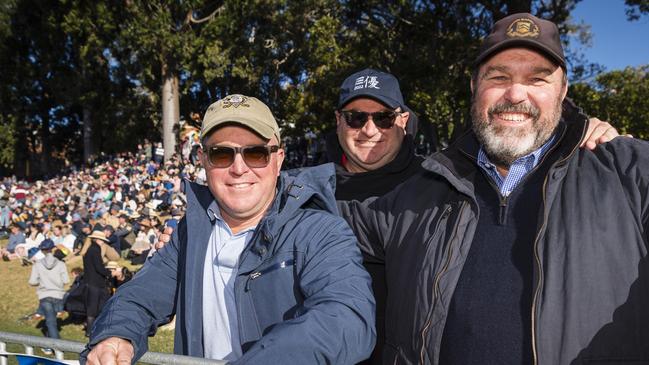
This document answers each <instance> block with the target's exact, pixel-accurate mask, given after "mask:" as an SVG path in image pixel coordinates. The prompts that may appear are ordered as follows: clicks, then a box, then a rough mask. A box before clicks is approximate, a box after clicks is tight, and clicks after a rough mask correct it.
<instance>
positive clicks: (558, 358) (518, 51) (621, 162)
mask: <svg viewBox="0 0 649 365" xmlns="http://www.w3.org/2000/svg"><path fill="white" fill-rule="evenodd" d="M566 73H567V72H566V60H565V57H564V54H563V50H562V47H561V41H560V39H559V32H558V29H557V26H556V25H555V24H554V23H551V22H549V21H547V20H543V19H539V18H537V17H535V16H533V15H531V14H527V13H522V14H513V15H510V16H508V17H505V18H503V19H501V20H500V21H498V22H496V24H495V25H494V28H493V30H492V32H491V33H490V35H489V36H488V37H487V38H486V39H485V41H484V43H483V46H482V48H481V50H480V53H479V56H478V57H477V59H476V60H475V71H474V74H473V78H472V83H471V90H472V93H473V100H472V117H473V131H471V132H470V133H468V134H466V135H465V136H463V137H461V138H460V139H459V140H458V141H457V142H456V143H455V144H454V145H453V146H451V147H449V148H448V149H447V150H445V151H443V152H442V153H439V154H435V155H433V156H431V157H429V158H428V159H427V160H426V161H424V162H423V164H422V167H423V170H424V171H423V172H421V173H420V174H417V175H415V176H413V177H412V178H410V179H409V180H408V181H406V182H405V183H403V184H402V185H400V186H399V187H397V188H396V189H395V191H393V192H392V193H390V194H388V195H386V196H384V197H382V198H379V199H376V200H370V201H365V202H363V203H358V202H352V203H343V202H340V203H339V207H340V208H341V211H342V214H343V216H345V217H346V218H347V219H348V221H349V222H350V224H351V225H352V228H353V229H354V231H355V233H356V235H357V237H358V238H359V241H360V244H361V246H362V249H363V251H364V253H365V254H366V255H374V256H375V257H381V258H385V265H386V280H387V289H388V290H387V293H388V297H387V305H386V333H385V342H386V346H385V349H384V351H383V362H384V363H399V364H402V363H408V364H411V363H413V364H414V363H418V364H446V365H448V364H451V365H453V364H582V363H590V362H593V363H602V364H603V363H621V362H637V363H645V362H648V361H649V347H648V346H647V344H648V343H649V311H647V309H646V308H648V306H649V260H648V257H647V252H648V251H649V247H648V242H649V235H648V231H649V144H648V143H647V142H645V141H641V140H638V139H631V138H617V139H615V140H613V141H612V142H609V143H606V144H603V145H599V146H598V147H597V148H595V149H594V150H588V149H583V148H579V145H580V143H582V141H583V139H584V135H585V134H586V127H587V117H586V116H585V115H583V114H582V113H581V111H580V110H562V102H563V100H564V98H565V96H566V93H567V88H568V82H567V79H566Z"/></svg>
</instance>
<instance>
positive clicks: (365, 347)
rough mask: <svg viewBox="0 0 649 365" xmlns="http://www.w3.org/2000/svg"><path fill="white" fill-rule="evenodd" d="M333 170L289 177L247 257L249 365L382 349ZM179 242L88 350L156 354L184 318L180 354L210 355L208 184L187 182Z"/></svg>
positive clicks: (128, 291) (104, 319) (354, 357)
mask: <svg viewBox="0 0 649 365" xmlns="http://www.w3.org/2000/svg"><path fill="white" fill-rule="evenodd" d="M334 185H335V176H334V168H333V165H331V164H328V165H322V166H318V167H315V168H308V169H303V170H295V171H291V172H282V173H281V174H280V178H279V179H278V190H277V191H278V193H277V196H276V198H275V201H274V202H273V204H272V206H271V208H270V209H269V211H268V212H267V213H266V216H265V217H264V218H263V219H262V220H261V221H260V222H259V224H258V226H257V228H256V230H255V232H254V234H253V238H252V239H251V240H250V242H249V243H248V244H247V246H246V248H245V249H244V251H243V252H242V254H241V256H240V259H239V267H238V273H237V277H236V280H235V289H234V290H235V298H236V303H237V318H238V320H239V336H240V340H241V344H242V350H243V353H244V354H243V357H242V358H240V359H239V360H237V361H236V363H245V364H256V363H264V364H280V363H296V364H310V363H311V364H313V363H331V364H352V363H356V362H358V361H360V360H363V359H365V358H367V357H368V356H369V355H370V353H371V351H372V348H373V346H374V342H375V337H376V333H375V327H374V310H375V309H374V298H373V296H372V291H371V286H370V277H369V275H368V274H367V272H366V271H365V270H364V269H363V266H362V264H361V261H362V260H361V254H360V251H359V249H358V248H357V241H356V238H355V237H354V234H353V232H352V231H351V229H350V228H349V226H348V225H347V223H346V222H345V221H344V220H343V219H342V218H340V217H338V216H336V215H335V214H336V213H337V208H336V205H335V199H334V195H333V188H334ZM185 193H186V195H187V213H186V215H185V217H184V218H183V219H182V220H181V221H180V223H179V225H178V229H177V230H175V231H174V234H173V236H172V240H171V241H170V243H168V244H167V245H166V246H165V247H164V248H163V249H161V250H160V251H158V253H156V255H154V256H153V257H151V258H150V259H149V261H147V263H146V264H145V265H144V266H143V268H142V270H140V272H138V273H137V275H135V277H134V278H133V279H132V280H131V281H130V282H128V283H127V284H125V285H123V286H122V287H120V289H119V290H118V291H117V293H116V295H115V296H114V297H113V298H111V300H110V301H109V302H108V303H107V304H106V307H105V308H104V310H103V311H102V313H101V315H100V316H99V317H98V318H97V320H96V322H95V327H94V329H93V331H92V336H91V338H90V342H89V344H88V347H87V349H86V350H85V351H84V353H83V354H82V363H83V362H84V361H85V356H86V355H87V353H88V350H89V349H90V348H92V346H94V345H95V344H97V343H98V342H100V341H101V340H103V339H105V338H108V337H111V336H116V337H121V338H125V339H128V340H130V341H131V342H132V344H133V346H134V348H135V357H134V359H133V362H134V363H135V361H136V360H137V359H139V358H140V357H141V356H142V355H143V354H144V353H145V352H146V351H147V336H148V335H150V334H152V333H154V332H155V330H156V328H157V326H158V325H161V324H163V323H166V321H167V320H168V318H169V317H170V316H172V315H173V314H175V315H176V332H175V341H174V352H175V353H177V354H183V355H189V356H196V357H203V323H202V311H203V308H202V295H203V266H204V261H205V254H206V250H207V245H208V241H209V237H210V234H211V232H212V223H211V221H210V218H209V216H208V213H207V209H208V207H209V206H210V204H212V203H213V201H214V198H213V196H212V194H211V193H210V191H209V189H208V188H207V187H206V186H201V185H198V184H194V183H186V185H185Z"/></svg>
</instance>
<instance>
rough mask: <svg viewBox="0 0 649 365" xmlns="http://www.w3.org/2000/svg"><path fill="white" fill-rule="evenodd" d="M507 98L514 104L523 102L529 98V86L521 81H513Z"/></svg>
mask: <svg viewBox="0 0 649 365" xmlns="http://www.w3.org/2000/svg"><path fill="white" fill-rule="evenodd" d="M505 98H506V99H507V100H508V101H510V102H511V103H512V104H519V103H522V102H524V101H525V100H527V87H526V86H525V85H523V84H520V83H512V84H511V85H510V86H509V88H508V89H507V92H506V93H505Z"/></svg>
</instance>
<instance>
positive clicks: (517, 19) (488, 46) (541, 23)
mask: <svg viewBox="0 0 649 365" xmlns="http://www.w3.org/2000/svg"><path fill="white" fill-rule="evenodd" d="M513 47H527V48H533V49H535V50H537V51H539V52H541V53H542V54H543V55H545V56H546V57H548V58H549V59H550V60H552V61H554V62H555V63H557V64H558V65H559V66H561V67H562V68H563V69H564V70H565V69H566V57H565V56H564V54H563V47H562V46H561V39H560V37H559V28H557V25H556V24H554V23H553V22H551V21H549V20H545V19H540V18H537V17H535V16H534V15H532V14H530V13H517V14H512V15H508V16H506V17H504V18H502V19H500V20H499V21H497V22H496V23H495V24H494V26H493V29H492V30H491V33H490V34H489V35H488V36H487V38H485V40H484V41H483V42H482V46H481V47H480V52H479V53H478V57H477V58H476V59H475V62H474V67H479V66H480V65H481V64H482V63H483V62H484V61H486V60H487V59H488V58H490V57H491V56H493V55H495V54H496V53H498V52H500V51H503V50H505V49H507V48H513Z"/></svg>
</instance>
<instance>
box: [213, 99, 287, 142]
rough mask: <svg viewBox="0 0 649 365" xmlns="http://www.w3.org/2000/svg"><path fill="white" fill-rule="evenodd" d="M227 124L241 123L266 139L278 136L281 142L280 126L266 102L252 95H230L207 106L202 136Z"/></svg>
mask: <svg viewBox="0 0 649 365" xmlns="http://www.w3.org/2000/svg"><path fill="white" fill-rule="evenodd" d="M225 124H239V125H242V126H244V127H246V128H249V129H251V130H252V131H254V132H255V133H257V134H259V135H260V136H261V137H263V138H265V139H271V138H272V137H273V136H275V137H277V141H278V142H281V139H280V133H279V126H278V125H277V121H275V117H273V113H271V111H270V109H269V108H268V106H266V104H264V103H262V102H261V101H260V100H259V99H257V98H254V97H252V96H245V95H241V94H232V95H228V96H226V97H225V98H223V99H221V100H219V101H217V102H215V103H213V104H212V105H210V106H209V108H207V111H206V112H205V117H203V124H202V126H201V138H203V137H205V136H206V135H207V134H208V133H209V132H210V131H211V130H213V129H214V128H216V127H220V126H222V125H225Z"/></svg>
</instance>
